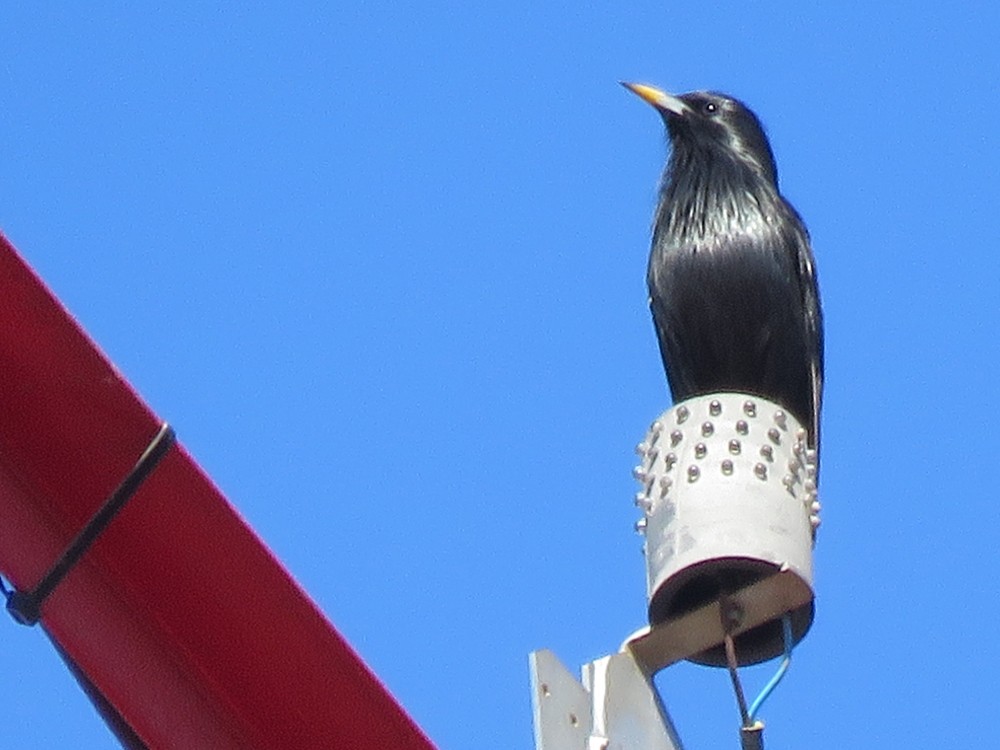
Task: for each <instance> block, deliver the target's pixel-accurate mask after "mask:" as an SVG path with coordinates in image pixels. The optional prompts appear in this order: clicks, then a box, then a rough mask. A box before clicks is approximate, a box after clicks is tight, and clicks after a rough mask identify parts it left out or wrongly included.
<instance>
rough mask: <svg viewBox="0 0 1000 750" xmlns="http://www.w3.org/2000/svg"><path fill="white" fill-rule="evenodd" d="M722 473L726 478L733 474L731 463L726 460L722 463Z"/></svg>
mask: <svg viewBox="0 0 1000 750" xmlns="http://www.w3.org/2000/svg"><path fill="white" fill-rule="evenodd" d="M722 473H723V474H725V475H726V476H727V477H728V476H729V475H731V474H732V473H733V462H732V461H730V460H729V459H728V458H727V459H726V460H725V461H723V462H722Z"/></svg>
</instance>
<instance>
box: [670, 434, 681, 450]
mask: <svg viewBox="0 0 1000 750" xmlns="http://www.w3.org/2000/svg"><path fill="white" fill-rule="evenodd" d="M683 439H684V433H683V432H681V431H680V430H674V431H673V432H671V433H670V447H671V448H676V447H677V444H678V443H680V442H681V440H683Z"/></svg>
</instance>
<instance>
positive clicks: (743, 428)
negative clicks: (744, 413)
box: [736, 419, 750, 435]
mask: <svg viewBox="0 0 1000 750" xmlns="http://www.w3.org/2000/svg"><path fill="white" fill-rule="evenodd" d="M736 432H738V433H739V434H740V435H746V434H747V433H749V432H750V425H748V424H747V423H746V422H744V421H743V420H742V419H741V420H740V421H739V422H737V423H736Z"/></svg>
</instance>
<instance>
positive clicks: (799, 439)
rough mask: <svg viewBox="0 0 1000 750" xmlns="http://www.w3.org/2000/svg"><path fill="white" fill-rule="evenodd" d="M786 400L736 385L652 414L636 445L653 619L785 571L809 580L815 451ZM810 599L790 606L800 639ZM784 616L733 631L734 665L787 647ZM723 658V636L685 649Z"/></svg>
mask: <svg viewBox="0 0 1000 750" xmlns="http://www.w3.org/2000/svg"><path fill="white" fill-rule="evenodd" d="M805 435H806V433H805V431H804V430H803V429H802V426H801V425H800V423H799V422H798V421H797V420H796V419H795V417H794V416H793V415H792V414H790V413H788V412H787V411H786V410H785V409H783V408H782V407H781V406H779V405H777V404H775V403H773V402H770V401H767V400H766V399H763V398H760V397H759V396H752V395H747V394H742V393H716V394H710V395H706V396H698V397H695V398H692V399H688V400H687V401H684V402H682V403H680V404H677V405H675V406H674V407H673V408H671V409H669V410H667V411H666V412H664V413H663V414H662V415H660V417H659V418H658V419H657V420H656V421H655V422H654V423H653V425H652V427H651V428H650V430H649V432H648V434H647V435H646V438H645V440H644V441H643V442H642V443H640V444H639V446H638V449H637V451H638V452H639V454H640V456H641V463H640V465H639V466H637V467H636V469H635V476H636V478H637V479H638V480H639V482H640V483H641V484H642V489H641V490H640V492H639V493H638V494H637V495H636V505H637V506H639V507H640V508H641V509H642V511H643V517H642V518H641V519H640V520H639V524H638V528H639V529H640V530H641V531H643V533H644V534H645V538H646V541H645V547H644V551H645V554H646V572H647V590H648V597H649V621H650V624H651V625H656V624H657V623H659V622H662V621H664V620H668V619H672V618H674V617H676V616H678V615H680V614H683V613H685V612H687V611H690V610H692V609H695V608H697V607H699V606H701V605H704V604H707V603H709V602H711V601H714V600H716V599H718V598H719V596H720V595H722V594H726V593H729V592H732V591H735V590H737V589H740V588H743V587H745V586H748V585H750V584H752V583H754V582H756V581H757V580H760V579H761V578H763V577H765V576H767V575H769V574H771V573H775V572H777V571H778V570H781V569H789V570H791V571H793V572H794V573H795V574H796V575H797V576H799V577H800V578H801V579H802V581H803V582H804V583H805V584H806V585H807V586H809V587H810V588H811V587H812V547H813V541H814V538H815V531H816V527H817V526H818V525H819V515H818V513H819V503H818V502H817V499H816V453H815V451H813V450H810V449H809V447H808V445H807V443H806V439H805ZM812 619H813V604H812V602H810V603H809V604H807V605H804V606H803V607H801V608H799V609H798V610H796V611H795V612H793V613H792V632H793V636H794V639H795V641H796V642H798V641H799V640H800V639H801V638H802V637H803V636H804V635H805V633H806V631H807V630H808V629H809V626H810V625H811V624H812ZM781 633H782V630H781V624H780V621H778V620H775V621H772V622H769V623H766V624H764V625H761V626H759V627H757V628H754V629H752V630H750V631H748V632H745V633H742V634H741V635H739V636H738V637H737V638H736V647H737V657H738V659H739V662H740V664H754V663H757V662H760V661H765V660H767V659H770V658H773V657H775V656H778V655H780V654H781V653H782V651H783V639H782V635H781ZM691 660H692V661H696V662H699V663H702V664H710V665H715V666H723V665H725V663H726V660H725V654H724V652H723V649H722V647H721V646H719V647H717V648H713V649H709V650H707V651H703V652H701V653H699V654H696V655H695V656H693V657H691Z"/></svg>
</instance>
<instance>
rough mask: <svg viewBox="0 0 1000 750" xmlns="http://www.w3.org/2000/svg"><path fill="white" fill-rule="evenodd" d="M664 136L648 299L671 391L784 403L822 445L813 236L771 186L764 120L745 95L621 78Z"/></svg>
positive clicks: (774, 181) (773, 173) (774, 183)
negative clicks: (652, 112)
mask: <svg viewBox="0 0 1000 750" xmlns="http://www.w3.org/2000/svg"><path fill="white" fill-rule="evenodd" d="M623 85H624V86H625V87H626V88H628V89H629V90H630V91H632V92H633V93H635V94H637V95H638V96H639V97H641V98H642V99H643V100H645V101H646V102H648V103H649V104H652V105H653V106H654V107H655V108H656V109H657V110H658V111H659V112H660V114H661V115H662V116H663V120H664V123H665V124H666V129H667V136H668V139H669V141H670V147H671V149H670V158H669V161H668V162H667V167H666V171H665V172H664V176H663V183H662V186H661V189H660V201H659V206H658V207H657V209H656V218H655V221H654V225H653V246H652V251H651V253H650V256H649V268H648V271H647V277H646V280H647V284H648V286H649V305H650V308H651V310H652V313H653V323H654V325H655V327H656V335H657V338H658V340H659V344H660V354H661V356H662V357H663V365H664V367H665V368H666V371H667V381H668V382H669V385H670V391H671V393H672V395H673V398H674V400H675V401H683V400H684V399H687V398H690V397H692V396H697V395H702V394H707V393H717V392H720V391H736V392H741V393H751V394H756V395H759V396H761V397H763V398H766V399H768V400H770V401H774V402H776V403H778V404H780V405H781V406H783V407H785V408H786V409H787V410H789V411H790V412H791V413H792V414H794V415H795V417H796V418H797V419H798V420H799V421H800V422H801V423H802V424H803V425H804V426H805V427H806V429H807V430H808V433H809V442H810V444H811V445H812V446H813V447H816V446H817V442H818V430H819V411H820V400H821V396H822V391H823V316H822V311H821V309H820V302H819V291H818V288H817V286H816V273H815V270H814V263H813V255H812V251H811V250H810V248H809V234H808V232H807V231H806V228H805V226H804V225H803V223H802V220H801V219H800V218H799V215H798V213H796V211H795V209H794V208H792V206H791V205H790V204H789V203H788V201H786V200H785V199H784V198H783V197H782V196H781V193H780V192H779V191H778V173H777V167H776V165H775V162H774V154H773V152H772V151H771V146H770V144H769V143H768V140H767V136H766V135H765V134H764V129H763V127H762V126H761V124H760V120H758V119H757V116H756V115H754V113H753V112H751V111H750V109H749V108H748V107H747V106H746V105H745V104H743V103H742V102H740V101H737V100H736V99H733V98H732V97H729V96H726V95H724V94H719V93H715V92H709V91H695V92H691V93H688V94H683V95H680V96H672V95H670V94H667V93H664V92H663V91H660V90H658V89H655V88H653V87H651V86H646V85H642V84H635V83H625V84H623Z"/></svg>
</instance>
